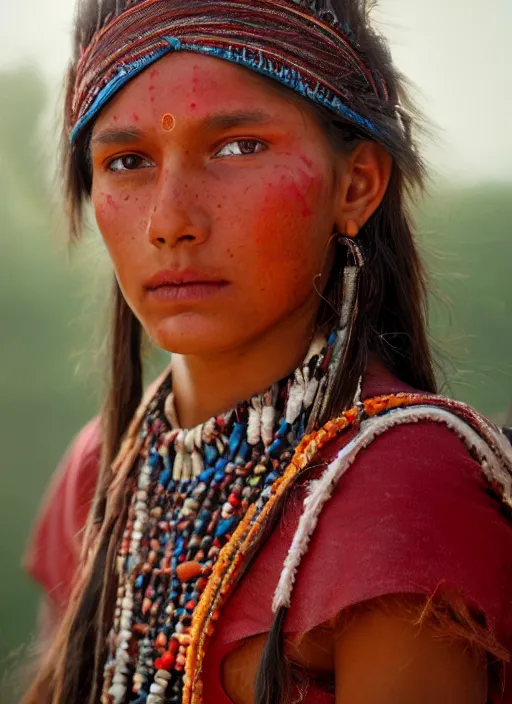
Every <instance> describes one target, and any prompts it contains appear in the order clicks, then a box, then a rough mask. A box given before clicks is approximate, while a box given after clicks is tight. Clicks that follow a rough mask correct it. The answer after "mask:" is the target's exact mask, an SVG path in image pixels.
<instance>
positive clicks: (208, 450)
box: [204, 445, 219, 464]
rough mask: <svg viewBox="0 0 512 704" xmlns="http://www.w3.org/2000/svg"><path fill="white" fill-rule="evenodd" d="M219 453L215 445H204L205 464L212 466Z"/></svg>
mask: <svg viewBox="0 0 512 704" xmlns="http://www.w3.org/2000/svg"><path fill="white" fill-rule="evenodd" d="M218 456H219V453H218V452H217V447H216V446H215V445H204V458H205V460H206V464H213V463H214V462H215V460H216V459H217V457H218Z"/></svg>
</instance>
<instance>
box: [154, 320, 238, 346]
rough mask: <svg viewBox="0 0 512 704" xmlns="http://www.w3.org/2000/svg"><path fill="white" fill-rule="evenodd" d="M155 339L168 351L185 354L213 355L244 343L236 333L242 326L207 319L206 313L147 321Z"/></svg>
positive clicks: (158, 344)
mask: <svg viewBox="0 0 512 704" xmlns="http://www.w3.org/2000/svg"><path fill="white" fill-rule="evenodd" d="M143 326H144V329H145V331H146V334H147V335H148V337H149V338H150V339H151V340H152V342H153V343H154V344H155V345H157V346H158V347H161V348H162V349H164V350H166V351H167V352H170V353H174V354H181V355H194V356H196V355H201V356H202V355H209V354H215V353H216V352H221V351H223V350H226V349H231V348H233V347H237V346H238V345H240V344H243V340H240V339H238V336H235V335H233V329H238V330H240V326H237V325H235V324H234V323H233V325H232V326H230V328H231V329H230V330H227V329H226V327H227V326H226V325H225V324H224V325H223V324H222V323H221V322H220V321H214V320H205V319H204V318H203V317H202V316H196V315H193V314H184V315H180V316H176V317H174V316H173V317H172V318H166V319H165V320H162V321H159V322H158V323H156V324H155V323H152V324H148V325H145V324H144V323H143ZM230 333H231V334H230Z"/></svg>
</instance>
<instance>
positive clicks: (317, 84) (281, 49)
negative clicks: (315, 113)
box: [67, 0, 393, 142]
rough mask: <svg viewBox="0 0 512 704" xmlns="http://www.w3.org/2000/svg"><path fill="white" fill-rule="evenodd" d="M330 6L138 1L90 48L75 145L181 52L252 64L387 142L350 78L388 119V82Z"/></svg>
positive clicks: (76, 110)
mask: <svg viewBox="0 0 512 704" xmlns="http://www.w3.org/2000/svg"><path fill="white" fill-rule="evenodd" d="M323 3H324V4H325V5H326V7H325V8H324V9H323V10H322V11H321V12H319V13H318V14H315V13H314V12H313V11H312V10H311V9H310V7H309V3H306V2H305V1H304V0H299V2H295V1H294V0H258V2H257V3H254V2H251V1H250V0H221V1H220V2H216V3H215V4H212V3H209V2H207V1H206V0H185V1H184V2H181V3H180V5H179V6H176V5H174V4H171V3H170V2H169V0H145V1H143V2H138V3H130V5H129V6H128V7H127V8H126V9H125V10H124V11H123V12H121V13H120V14H119V15H117V16H116V17H114V18H110V19H109V21H107V23H106V25H105V26H104V27H103V28H101V29H100V30H99V31H98V32H97V33H96V35H95V36H94V37H93V39H92V41H91V42H90V43H89V45H88V46H87V47H86V48H84V49H83V50H82V55H81V57H80V59H79V62H78V66H77V74H76V80H75V87H74V96H73V100H72V105H71V110H70V115H68V124H67V128H68V131H69V135H70V141H71V142H75V141H76V139H77V137H78V135H79V134H80V133H81V132H82V130H83V128H84V127H85V126H86V125H88V124H89V123H90V121H91V120H92V119H93V118H94V117H95V116H96V115H97V114H98V112H99V111H100V110H101V108H102V107H103V106H104V105H105V104H106V102H107V101H108V100H110V98H111V97H112V96H113V95H115V94H116V93H117V92H118V91H119V90H120V89H121V88H122V87H123V86H124V85H126V84H127V83H128V81H130V80H131V79H132V78H133V77H134V76H136V75H137V74H138V73H140V72H141V71H142V70H144V69H145V68H147V67H148V66H150V65H151V64H152V63H153V62H155V61H157V60H158V59H159V58H161V57H162V56H165V55H166V54H168V53H170V52H173V51H192V52H198V53H201V54H204V55H207V56H213V57H216V58H219V59H224V60H227V61H230V62H232V63H235V64H238V65H241V66H245V67H246V68H249V69H251V70H252V71H255V72H256V73H259V74H262V75H264V76H267V77H269V78H272V79H274V80H276V81H278V82H280V83H282V84H283V85H285V86H287V87H288V88H291V89H292V90H294V91H296V92H297V93H299V94H300V95H302V96H304V97H306V98H308V99H310V100H311V101H313V102H315V103H317V104H319V105H321V106H323V107H325V108H328V109H330V110H332V111H333V112H335V113H336V114H338V115H339V116H341V117H342V118H343V119H344V120H345V121H347V122H349V123H352V124H353V125H355V126H356V127H358V128H360V129H361V130H362V131H364V132H365V133H367V134H369V135H371V136H373V137H379V136H381V137H382V136H383V128H380V127H378V126H377V125H376V124H375V123H374V122H373V121H371V120H369V119H367V118H365V117H363V116H362V115H360V114H359V113H358V112H357V109H356V108H355V107H354V102H355V101H354V96H353V95H350V94H349V93H348V92H347V91H346V90H345V89H344V87H343V80H342V79H343V77H344V76H347V75H351V79H352V82H353V83H354V82H355V85H356V88H355V89H356V90H357V92H358V98H359V101H361V97H363V98H364V100H365V101H366V102H368V101H371V102H372V103H373V104H374V105H375V107H376V108H377V109H378V110H379V112H380V113H381V114H385V113H386V112H387V113H388V114H392V113H393V106H391V109H390V105H389V94H388V90H387V87H386V85H385V82H384V80H383V78H382V76H381V74H380V73H379V72H378V71H376V70H374V69H372V68H371V67H369V66H367V65H366V64H365V62H364V60H363V57H362V55H361V53H360V51H359V47H358V44H357V41H356V40H355V38H354V36H353V34H352V33H351V31H350V29H349V28H348V27H345V26H342V25H340V23H339V22H338V20H337V19H336V16H335V14H334V11H333V10H332V8H331V7H330V3H329V1H328V0H323ZM313 4H314V3H313ZM321 4H322V3H321Z"/></svg>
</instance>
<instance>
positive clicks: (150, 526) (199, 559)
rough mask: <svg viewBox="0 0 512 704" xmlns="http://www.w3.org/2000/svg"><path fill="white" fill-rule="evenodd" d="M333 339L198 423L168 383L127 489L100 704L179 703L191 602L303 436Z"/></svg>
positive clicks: (146, 427) (150, 413) (149, 418)
mask: <svg viewBox="0 0 512 704" xmlns="http://www.w3.org/2000/svg"><path fill="white" fill-rule="evenodd" d="M335 341H336V335H335V334H333V335H331V337H330V338H329V340H328V342H327V343H325V340H324V341H323V342H322V340H320V341H319V340H318V339H316V340H315V341H314V342H313V344H312V346H311V348H310V351H309V353H308V355H307V357H306V360H305V362H304V364H303V366H302V367H300V368H298V369H297V370H296V371H295V372H294V373H293V374H292V375H290V377H288V378H286V379H284V380H282V381H280V382H278V383H276V384H274V385H273V386H272V387H270V389H268V390H267V391H266V392H264V393H263V394H259V395H256V396H254V397H253V398H252V399H251V400H250V401H248V402H243V403H241V404H239V405H238V406H237V407H236V408H235V409H233V410H232V411H229V412H228V413H225V414H223V415H221V416H217V417H215V418H212V419H210V420H208V421H207V422H206V423H203V424H201V425H199V426H197V427H196V428H193V429H190V430H184V429H181V428H179V427H178V422H177V418H176V413H175V410H174V402H173V395H172V390H171V378H170V376H169V377H168V378H167V379H166V380H165V381H164V383H163V384H162V385H161V387H160V389H159V391H158V392H157V394H156V396H155V398H154V399H153V400H152V402H151V403H150V405H149V407H148V409H147V412H146V416H145V419H144V422H143V424H142V428H141V431H140V432H141V433H142V437H143V440H144V444H143V450H142V452H141V454H140V459H139V462H138V466H137V468H136V472H135V476H134V479H133V485H132V486H131V488H130V487H129V490H130V491H131V492H132V496H131V503H130V507H129V511H128V518H127V522H126V528H125V531H124V535H123V539H122V544H121V546H120V548H119V551H118V557H117V573H118V591H117V601H116V608H115V615H114V623H113V626H112V629H111V632H110V634H109V638H108V657H107V662H106V665H105V671H104V683H103V693H102V702H103V703H104V704H107V703H108V704H125V703H126V702H137V703H138V704H142V703H143V702H146V703H147V704H164V702H169V703H172V704H180V703H181V701H182V692H183V684H184V676H183V675H184V669H185V662H186V654H187V648H188V646H189V644H190V641H191V635H190V630H191V623H192V616H193V613H194V610H195V607H196V606H197V604H198V601H199V599H200V597H201V594H202V592H203V591H204V589H205V587H206V585H207V583H208V577H209V575H210V574H211V572H212V570H213V567H214V565H215V563H216V561H217V557H218V555H219V552H220V550H221V549H222V547H223V546H224V545H225V544H226V543H227V542H228V541H229V540H230V538H231V536H232V535H233V532H234V531H235V529H236V528H237V526H238V524H239V523H240V520H241V519H242V518H243V517H244V515H245V513H246V511H247V509H248V508H249V506H251V505H252V504H254V503H255V502H257V501H265V500H266V498H268V496H270V493H271V490H272V485H273V484H274V482H275V481H276V480H277V479H278V478H280V477H281V476H282V474H283V472H284V470H285V469H286V467H287V465H288V464H289V462H290V459H291V457H292V455H293V452H294V449H295V447H296V446H297V444H298V443H299V442H300V440H301V439H302V438H303V436H304V434H305V432H306V428H307V425H308V421H309V418H310V416H311V413H312V410H313V408H314V407H315V406H316V403H318V400H319V397H320V396H321V389H322V386H323V383H324V380H325V378H326V370H327V368H328V366H329V362H330V359H331V354H332V351H333V348H334V346H335ZM313 413H314V411H313Z"/></svg>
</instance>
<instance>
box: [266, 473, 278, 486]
mask: <svg viewBox="0 0 512 704" xmlns="http://www.w3.org/2000/svg"><path fill="white" fill-rule="evenodd" d="M276 479H277V472H270V474H269V475H267V478H266V479H265V486H270V485H271V484H273V483H274V482H275V480H276Z"/></svg>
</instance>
